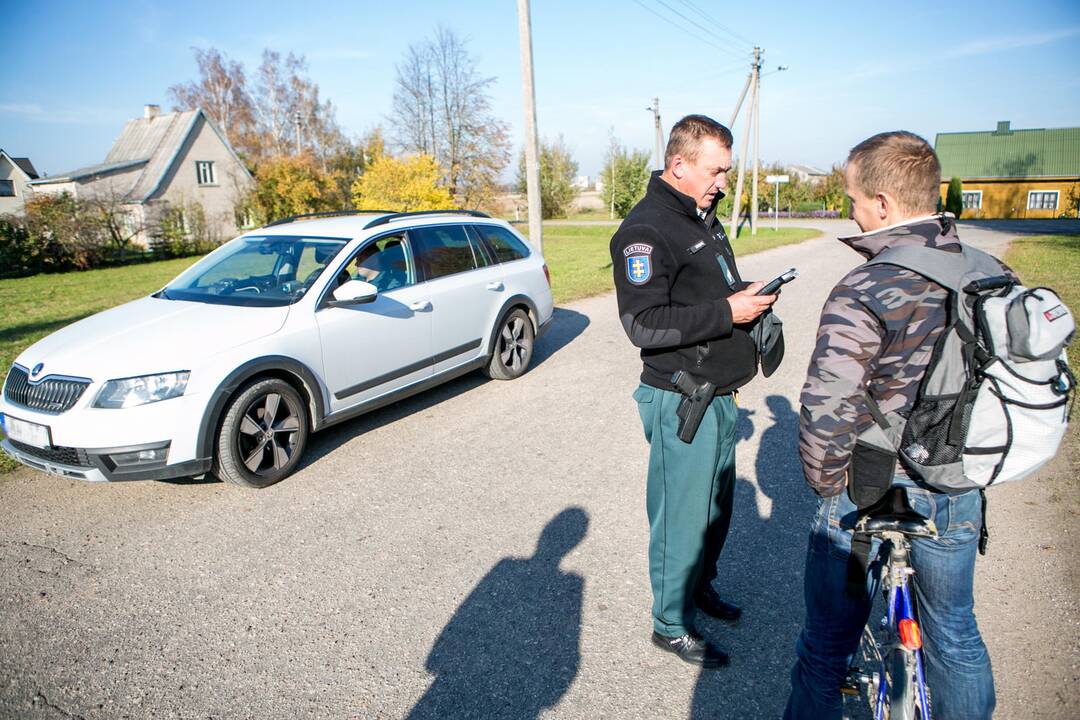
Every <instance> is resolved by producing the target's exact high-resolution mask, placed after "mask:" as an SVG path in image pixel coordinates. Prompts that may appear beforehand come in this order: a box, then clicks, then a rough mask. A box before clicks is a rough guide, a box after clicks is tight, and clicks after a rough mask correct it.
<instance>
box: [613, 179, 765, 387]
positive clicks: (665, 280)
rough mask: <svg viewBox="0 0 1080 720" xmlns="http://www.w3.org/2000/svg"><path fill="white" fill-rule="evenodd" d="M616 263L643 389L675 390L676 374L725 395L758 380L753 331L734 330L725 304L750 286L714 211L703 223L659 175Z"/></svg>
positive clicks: (617, 240)
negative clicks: (686, 375)
mask: <svg viewBox="0 0 1080 720" xmlns="http://www.w3.org/2000/svg"><path fill="white" fill-rule="evenodd" d="M719 199H720V198H719V196H718V197H717V202H718V201H719ZM611 261H612V269H613V272H614V276H615V294H616V298H617V299H618V303H619V317H620V319H621V320H622V324H623V328H624V329H625V330H626V334H627V335H628V336H629V337H630V342H632V343H633V344H634V345H636V346H637V347H639V348H641V360H642V362H643V364H644V368H643V369H642V372H641V381H642V382H643V383H645V384H647V385H651V386H653V387H657V388H661V389H664V390H675V386H674V385H672V384H671V376H672V374H673V373H674V372H675V371H676V370H686V371H688V372H690V373H691V374H693V375H695V376H697V377H698V378H703V379H705V380H708V381H709V382H712V383H715V384H716V388H717V393H718V394H723V393H728V392H731V391H732V390H735V389H736V388H739V387H741V386H742V385H745V384H746V383H748V382H749V381H750V380H751V379H752V378H753V377H754V375H755V373H756V372H757V357H756V355H755V348H754V342H753V340H751V338H750V335H749V333H748V331H749V329H750V326H749V325H733V324H732V321H731V306H730V305H729V304H728V302H727V300H726V298H727V297H728V296H729V295H731V294H732V293H734V292H736V291H737V290H739V289H741V288H743V287H745V285H746V283H744V282H743V281H742V278H741V277H740V276H739V270H738V268H737V267H736V265H735V255H734V253H732V251H731V245H730V244H729V243H728V239H727V235H726V234H725V233H724V230H723V228H722V227H721V225H720V223H719V222H718V221H717V219H716V205H715V203H714V204H713V207H712V208H711V209H710V210H709V212H708V213H707V215H706V216H705V219H704V220H702V219H701V218H700V217H699V216H698V214H697V205H696V203H695V202H694V200H693V199H691V198H690V197H688V196H686V195H684V194H683V193H681V192H679V191H678V190H676V189H675V188H673V187H672V186H671V185H669V184H668V183H667V182H666V181H665V180H662V179H661V178H660V172H659V171H657V172H654V173H653V175H652V178H651V179H650V180H649V187H648V190H647V191H646V193H645V197H644V198H642V200H641V202H639V203H638V204H637V205H635V206H634V209H633V210H631V211H630V214H629V215H627V216H626V219H625V220H623V223H622V225H621V226H620V227H619V230H618V232H616V233H615V235H614V236H613V237H612V238H611Z"/></svg>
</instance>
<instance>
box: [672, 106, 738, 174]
mask: <svg viewBox="0 0 1080 720" xmlns="http://www.w3.org/2000/svg"><path fill="white" fill-rule="evenodd" d="M707 137H711V138H713V139H714V140H716V141H717V142H718V143H720V144H721V145H723V146H724V147H725V148H727V149H728V150H730V149H731V144H732V142H734V141H733V139H732V137H731V131H730V130H728V129H727V128H726V127H724V126H723V125H721V124H720V123H718V122H716V121H715V120H713V119H712V118H711V117H707V116H705V115H687V116H686V117H684V118H683V119H682V120H680V121H679V122H677V123H675V125H674V126H673V127H672V128H671V135H669V136H668V142H667V150H666V151H665V152H664V167H671V161H672V159H674V157H675V156H676V155H681V156H682V157H683V159H685V160H688V161H690V162H693V161H695V160H697V159H698V155H700V154H701V141H702V140H703V139H704V138H707Z"/></svg>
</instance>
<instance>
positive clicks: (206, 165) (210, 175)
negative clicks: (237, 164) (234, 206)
mask: <svg viewBox="0 0 1080 720" xmlns="http://www.w3.org/2000/svg"><path fill="white" fill-rule="evenodd" d="M195 176H196V177H198V178H199V184H200V185H217V175H216V174H215V173H214V163H213V162H211V161H210V160H196V161H195Z"/></svg>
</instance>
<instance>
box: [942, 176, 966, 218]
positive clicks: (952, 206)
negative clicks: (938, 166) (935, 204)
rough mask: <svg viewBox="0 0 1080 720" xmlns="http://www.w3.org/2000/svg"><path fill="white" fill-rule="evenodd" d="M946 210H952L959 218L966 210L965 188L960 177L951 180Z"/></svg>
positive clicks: (946, 199) (946, 197) (946, 198)
mask: <svg viewBox="0 0 1080 720" xmlns="http://www.w3.org/2000/svg"><path fill="white" fill-rule="evenodd" d="M945 212H951V213H952V214H953V215H955V216H956V217H957V218H958V219H959V217H960V213H962V212H964V188H963V185H962V184H961V182H960V178H958V177H954V178H953V179H952V180H950V181H949V190H948V192H947V193H946V194H945Z"/></svg>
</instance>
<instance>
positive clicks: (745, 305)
mask: <svg viewBox="0 0 1080 720" xmlns="http://www.w3.org/2000/svg"><path fill="white" fill-rule="evenodd" d="M763 287H765V283H764V282H762V281H761V280H758V281H757V282H752V283H750V284H749V285H748V286H747V287H746V288H745V289H743V290H740V291H739V292H737V293H734V294H732V295H729V296H728V299H727V301H728V304H729V305H731V322H733V323H735V324H736V325H741V324H743V323H748V322H750V321H752V320H753V319H754V318H756V317H757V316H758V315H760V314H761V313H763V312H765V311H766V310H768V309H769V306H770V305H772V304H773V303H774V302H776V296H775V295H755V294H754V293H756V292H757V291H758V290H760V289H761V288H763Z"/></svg>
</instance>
